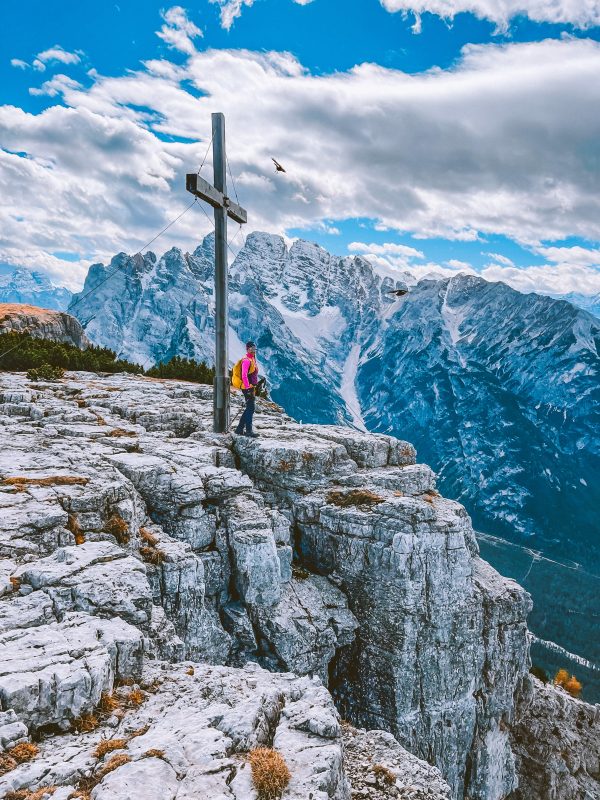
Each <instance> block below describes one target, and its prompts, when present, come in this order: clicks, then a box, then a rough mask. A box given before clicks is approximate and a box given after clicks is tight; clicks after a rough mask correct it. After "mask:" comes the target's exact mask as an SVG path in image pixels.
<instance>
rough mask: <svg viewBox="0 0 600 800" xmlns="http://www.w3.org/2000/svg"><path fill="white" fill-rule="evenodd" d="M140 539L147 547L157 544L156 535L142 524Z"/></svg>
mask: <svg viewBox="0 0 600 800" xmlns="http://www.w3.org/2000/svg"><path fill="white" fill-rule="evenodd" d="M140 539H141V540H142V541H143V542H145V543H146V544H147V545H148V546H149V547H156V545H157V544H158V536H155V535H154V534H153V533H152V531H149V530H148V528H144V527H143V526H142V527H141V528H140Z"/></svg>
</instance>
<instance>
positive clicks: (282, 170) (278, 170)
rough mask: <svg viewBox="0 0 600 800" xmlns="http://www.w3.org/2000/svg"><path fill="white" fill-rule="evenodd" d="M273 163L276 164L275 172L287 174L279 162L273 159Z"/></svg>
mask: <svg viewBox="0 0 600 800" xmlns="http://www.w3.org/2000/svg"><path fill="white" fill-rule="evenodd" d="M271 161H272V162H273V163H274V164H275V172H285V170H284V168H283V167H282V166H281V164H280V163H279V161H275V159H274V158H273V157H271Z"/></svg>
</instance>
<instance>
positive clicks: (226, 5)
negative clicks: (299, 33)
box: [211, 0, 313, 30]
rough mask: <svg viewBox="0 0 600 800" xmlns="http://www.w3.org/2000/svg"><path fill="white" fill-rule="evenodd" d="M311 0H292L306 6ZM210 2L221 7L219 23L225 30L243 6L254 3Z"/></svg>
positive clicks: (245, 0)
mask: <svg viewBox="0 0 600 800" xmlns="http://www.w3.org/2000/svg"><path fill="white" fill-rule="evenodd" d="M312 2H313V0H294V3H296V4H297V5H299V6H307V5H308V4H309V3H312ZM211 3H216V4H217V5H219V6H220V8H221V12H220V14H221V25H222V26H223V28H225V29H226V30H229V29H230V28H231V26H232V25H233V23H234V22H235V20H236V19H237V18H238V17H240V16H241V15H242V10H243V9H244V6H251V5H254V0H211Z"/></svg>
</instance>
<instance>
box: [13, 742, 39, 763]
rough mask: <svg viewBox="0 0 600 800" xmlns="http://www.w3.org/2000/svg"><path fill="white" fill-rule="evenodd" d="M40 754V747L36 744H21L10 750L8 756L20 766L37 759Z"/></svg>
mask: <svg viewBox="0 0 600 800" xmlns="http://www.w3.org/2000/svg"><path fill="white" fill-rule="evenodd" d="M39 752H40V750H39V747H38V746H37V745H36V744H31V742H21V743H20V744H16V745H15V746H14V747H13V748H12V749H11V750H9V751H8V755H9V756H10V757H11V758H14V759H15V761H16V762H17V763H18V764H24V763H25V762H26V761H31V759H32V758H35V757H36V756H37V754H38V753H39Z"/></svg>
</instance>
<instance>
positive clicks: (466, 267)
mask: <svg viewBox="0 0 600 800" xmlns="http://www.w3.org/2000/svg"><path fill="white" fill-rule="evenodd" d="M446 264H447V266H449V267H450V268H451V269H457V270H458V271H459V272H461V271H468V272H472V271H473V267H472V265H471V264H469V262H468V261H459V260H458V258H450V259H448V261H446Z"/></svg>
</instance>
